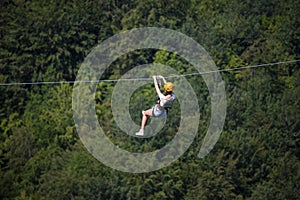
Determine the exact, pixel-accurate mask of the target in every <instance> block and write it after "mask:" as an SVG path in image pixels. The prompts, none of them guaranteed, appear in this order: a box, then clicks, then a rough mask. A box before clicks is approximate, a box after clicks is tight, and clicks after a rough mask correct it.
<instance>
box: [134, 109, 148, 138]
mask: <svg viewBox="0 0 300 200" xmlns="http://www.w3.org/2000/svg"><path fill="white" fill-rule="evenodd" d="M151 116H152V109H149V110H145V111H143V117H142V124H141V129H140V130H139V132H137V133H136V135H139V136H142V135H144V129H145V126H146V123H147V120H148V119H149V117H151Z"/></svg>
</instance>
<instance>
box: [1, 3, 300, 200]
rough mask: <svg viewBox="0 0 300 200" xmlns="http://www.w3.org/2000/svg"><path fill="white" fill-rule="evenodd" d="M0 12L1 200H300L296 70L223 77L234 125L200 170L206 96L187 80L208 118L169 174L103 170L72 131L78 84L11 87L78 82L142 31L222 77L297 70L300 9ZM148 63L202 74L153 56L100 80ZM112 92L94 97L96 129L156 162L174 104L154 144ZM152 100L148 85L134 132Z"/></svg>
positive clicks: (111, 7)
mask: <svg viewBox="0 0 300 200" xmlns="http://www.w3.org/2000/svg"><path fill="white" fill-rule="evenodd" d="M0 9H1V12H0V15H1V16H0V83H1V84H0V105H1V106H0V199H3V200H6V199H15V200H25V199H26V200H29V199H31V200H35V199H37V200H38V199H74V200H75V199H89V200H93V199H105V200H108V199H139V200H141V199H153V200H154V199H155V200H156V199H186V200H194V199H249V200H250V199H253V200H259V199H261V200H264V199H299V197H300V161H299V159H300V70H299V65H300V64H299V62H291V63H282V64H278V65H273V66H266V67H257V68H249V69H243V70H235V71H228V72H222V73H221V76H222V78H223V80H224V82H225V87H226V98H227V99H226V101H227V115H226V120H225V124H224V128H223V131H222V134H221V136H220V138H219V140H218V142H217V144H216V145H215V146H214V148H213V150H212V151H211V152H210V153H209V154H208V155H207V156H206V157H204V158H202V159H200V158H198V156H197V155H198V152H199V149H200V146H201V144H202V141H203V138H204V136H205V133H206V131H207V127H208V124H209V120H210V110H211V104H210V96H209V92H208V89H207V87H206V84H205V82H204V81H203V80H202V78H201V76H189V77H187V78H186V79H187V80H188V81H189V83H190V84H191V86H192V87H193V90H194V91H195V94H196V95H197V98H198V104H199V108H200V112H201V118H200V121H199V127H198V134H197V136H196V137H195V139H194V142H193V144H192V145H191V146H190V148H189V149H188V151H186V152H185V154H184V155H183V156H181V157H180V158H179V159H178V160H177V161H175V162H173V163H171V164H170V165H168V166H167V167H165V168H162V169H160V170H157V171H154V172H149V173H137V174H131V173H125V172H120V171H117V170H114V169H111V168H109V167H107V166H106V165H104V164H102V163H101V162H99V161H98V160H97V159H95V158H94V157H93V156H92V155H91V154H90V153H89V152H88V151H87V149H86V148H85V147H84V145H83V144H82V142H81V140H80V138H79V136H78V133H77V131H76V128H75V123H74V120H73V113H72V91H73V83H67V84H66V83H61V84H13V85H5V84H3V83H37V82H57V81H58V82H59V81H62V82H63V81H74V80H75V79H76V75H77V72H78V70H79V68H80V66H81V64H82V62H83V61H84V59H85V57H86V56H87V55H88V54H89V53H90V52H91V51H92V49H93V48H94V47H95V46H96V45H97V44H100V43H101V42H103V41H105V40H106V39H108V38H110V37H111V36H113V35H115V34H118V33H122V32H123V31H126V30H130V29H133V28H142V27H160V28H168V29H172V30H175V31H178V32H181V33H183V34H185V35H187V36H189V37H191V38H193V39H194V40H195V41H197V42H198V43H199V44H201V45H202V46H203V47H204V48H205V50H206V51H207V52H208V53H209V54H210V56H211V57H212V59H213V60H214V62H215V63H216V65H217V68H218V69H231V68H237V67H241V66H251V65H258V64H264V63H275V62H283V61H290V60H297V59H299V58H300V49H299V48H300V45H299V44H300V26H299V24H300V15H299V10H300V1H299V0H285V1H283V0H251V1H250V0H244V1H240V0H182V1H179V0H168V1H162V0H145V1H137V0H124V1H117V0H69V1H66V0H53V1H42V0H1V2H0ZM149 63H161V64H164V65H168V66H170V67H172V68H173V69H175V70H177V71H178V72H180V73H181V74H188V73H192V72H195V71H193V69H192V67H191V66H190V65H189V63H187V62H186V61H185V60H184V59H183V58H181V57H180V56H178V55H176V54H174V53H171V52H167V51H164V50H159V49H156V50H154V49H145V50H136V51H133V52H130V53H128V54H126V55H124V56H121V57H120V58H118V59H117V60H116V61H115V62H113V63H112V65H111V66H110V67H109V68H108V69H107V70H106V71H105V73H104V76H103V77H102V79H109V80H110V79H118V78H120V77H121V76H122V75H123V74H124V73H126V72H127V71H129V70H130V69H132V68H133V67H134V66H138V65H142V64H149ZM115 85H116V83H115V82H101V83H99V85H98V87H97V93H96V95H95V102H96V105H95V108H96V113H97V117H98V121H99V123H100V124H101V125H102V126H103V129H104V131H105V133H106V134H107V135H108V137H109V138H110V139H111V141H112V142H113V143H114V144H116V145H118V146H119V148H124V149H126V150H128V151H131V152H149V151H154V150H155V149H159V148H161V147H163V146H164V145H165V144H167V143H168V142H169V141H171V140H172V138H173V137H174V136H175V134H176V131H177V129H178V126H179V124H178V123H179V116H180V106H179V105H178V102H175V104H174V106H173V109H172V110H171V111H170V116H172V117H168V119H167V122H166V126H165V127H164V128H163V130H162V131H160V132H159V133H158V134H157V135H155V136H154V137H152V138H149V139H140V138H132V137H130V136H128V135H127V134H126V133H124V132H122V131H121V130H120V129H119V128H118V126H117V124H116V122H115V121H114V118H113V117H112V113H111V108H110V104H111V95H112V92H113V89H114V86H115ZM155 98H156V94H155V90H154V89H153V84H152V83H149V84H148V85H145V86H143V87H142V88H141V89H140V90H138V91H137V92H135V93H134V94H133V95H132V97H131V100H130V114H131V117H132V119H133V120H134V121H135V122H136V123H137V124H140V121H141V119H140V118H141V112H140V111H141V110H142V109H145V108H148V107H150V106H152V105H153V103H154V101H155Z"/></svg>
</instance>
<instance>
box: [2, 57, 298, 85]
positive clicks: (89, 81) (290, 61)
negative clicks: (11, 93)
mask: <svg viewBox="0 0 300 200" xmlns="http://www.w3.org/2000/svg"><path fill="white" fill-rule="evenodd" d="M297 62H300V59H298V60H289V61H282V62H275V63H266V64H259V65H249V66H242V67H236V68H230V69H220V70H213V71H207V72H196V73H191V74H181V75H176V76H167V77H165V78H178V77H187V76H196V75H206V74H211V73H217V72H229V71H235V70H242V69H250V68H259V67H267V66H274V65H280V64H287V63H297ZM137 80H138V81H149V80H152V78H123V79H106V80H105V79H103V80H101V79H100V80H79V81H49V82H19V83H17V82H16V83H0V86H16V85H54V84H72V83H77V82H80V83H99V82H118V81H137Z"/></svg>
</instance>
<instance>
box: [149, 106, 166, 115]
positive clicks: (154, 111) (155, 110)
mask: <svg viewBox="0 0 300 200" xmlns="http://www.w3.org/2000/svg"><path fill="white" fill-rule="evenodd" d="M152 116H153V117H166V116H167V111H166V110H165V109H164V108H159V107H158V105H157V104H156V105H155V106H153V108H152Z"/></svg>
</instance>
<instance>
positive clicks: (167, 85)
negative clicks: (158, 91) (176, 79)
mask: <svg viewBox="0 0 300 200" xmlns="http://www.w3.org/2000/svg"><path fill="white" fill-rule="evenodd" d="M164 88H165V90H166V91H167V92H171V91H173V88H174V85H173V83H171V82H166V83H165V84H164Z"/></svg>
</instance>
